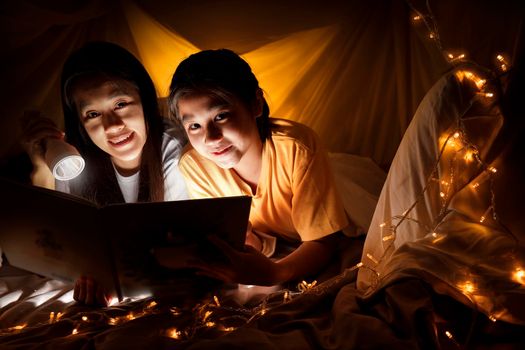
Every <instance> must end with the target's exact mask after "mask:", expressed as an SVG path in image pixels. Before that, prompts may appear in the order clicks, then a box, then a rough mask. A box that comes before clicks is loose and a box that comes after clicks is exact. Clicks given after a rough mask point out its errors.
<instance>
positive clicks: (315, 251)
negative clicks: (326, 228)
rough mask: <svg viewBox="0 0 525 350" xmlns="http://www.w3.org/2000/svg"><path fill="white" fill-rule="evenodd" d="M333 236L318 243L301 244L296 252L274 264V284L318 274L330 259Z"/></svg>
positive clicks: (332, 249) (333, 244) (333, 243)
mask: <svg viewBox="0 0 525 350" xmlns="http://www.w3.org/2000/svg"><path fill="white" fill-rule="evenodd" d="M335 238H336V237H335V234H332V235H330V236H329V237H326V238H325V239H322V240H318V241H310V242H303V243H302V244H301V245H300V246H299V247H298V248H297V249H296V250H294V251H293V252H292V253H290V254H289V255H287V256H285V257H284V258H282V259H281V260H279V261H277V262H276V265H277V270H276V274H277V275H276V283H282V282H286V281H290V280H294V279H299V278H301V277H304V276H308V275H311V274H314V273H316V272H318V271H319V270H320V269H321V268H322V267H324V266H325V265H326V264H327V263H328V261H329V260H330V259H331V258H332V255H333V253H334V251H335V249H336V248H335V247H336V245H335Z"/></svg>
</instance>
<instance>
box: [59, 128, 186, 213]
mask: <svg viewBox="0 0 525 350" xmlns="http://www.w3.org/2000/svg"><path fill="white" fill-rule="evenodd" d="M186 143H187V138H186V134H185V133H184V130H181V129H180V128H178V127H176V126H175V125H174V124H172V123H171V122H169V121H167V120H166V121H165V122H164V133H163V135H162V150H161V151H162V170H163V173H164V200H165V201H174V200H183V199H188V198H189V196H188V191H187V189H186V183H185V182H184V177H183V176H182V174H181V172H180V170H179V159H180V156H181V153H182V149H183V148H184V146H185V145H186ZM113 168H114V169H115V166H113ZM115 175H116V177H117V181H118V184H119V187H120V190H121V192H122V195H123V197H124V201H125V202H126V203H133V202H136V201H137V199H138V195H139V175H140V172H136V173H135V174H133V175H131V176H122V175H120V174H119V173H118V171H117V170H116V169H115ZM55 188H56V189H57V190H58V191H61V192H66V193H71V190H70V188H69V182H68V181H60V180H56V181H55Z"/></svg>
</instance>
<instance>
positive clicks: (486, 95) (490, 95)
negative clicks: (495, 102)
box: [485, 92, 494, 98]
mask: <svg viewBox="0 0 525 350" xmlns="http://www.w3.org/2000/svg"><path fill="white" fill-rule="evenodd" d="M485 97H488V98H490V97H494V94H493V93H492V92H486V93H485Z"/></svg>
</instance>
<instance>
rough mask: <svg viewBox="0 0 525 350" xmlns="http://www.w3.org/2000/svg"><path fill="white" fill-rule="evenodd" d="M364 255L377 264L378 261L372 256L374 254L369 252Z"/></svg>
mask: <svg viewBox="0 0 525 350" xmlns="http://www.w3.org/2000/svg"><path fill="white" fill-rule="evenodd" d="M366 257H367V258H368V259H370V260H372V261H373V262H374V264H376V265H377V264H379V261H377V259H376V258H374V256H373V255H372V254H370V253H366Z"/></svg>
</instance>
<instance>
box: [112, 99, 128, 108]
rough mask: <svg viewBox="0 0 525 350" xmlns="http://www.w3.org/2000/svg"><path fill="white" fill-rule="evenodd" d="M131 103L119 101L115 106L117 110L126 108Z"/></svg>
mask: <svg viewBox="0 0 525 350" xmlns="http://www.w3.org/2000/svg"><path fill="white" fill-rule="evenodd" d="M128 104H129V103H128V102H126V101H119V102H117V103H116V104H115V108H116V109H121V108H124V107H126V106H127V105H128Z"/></svg>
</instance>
